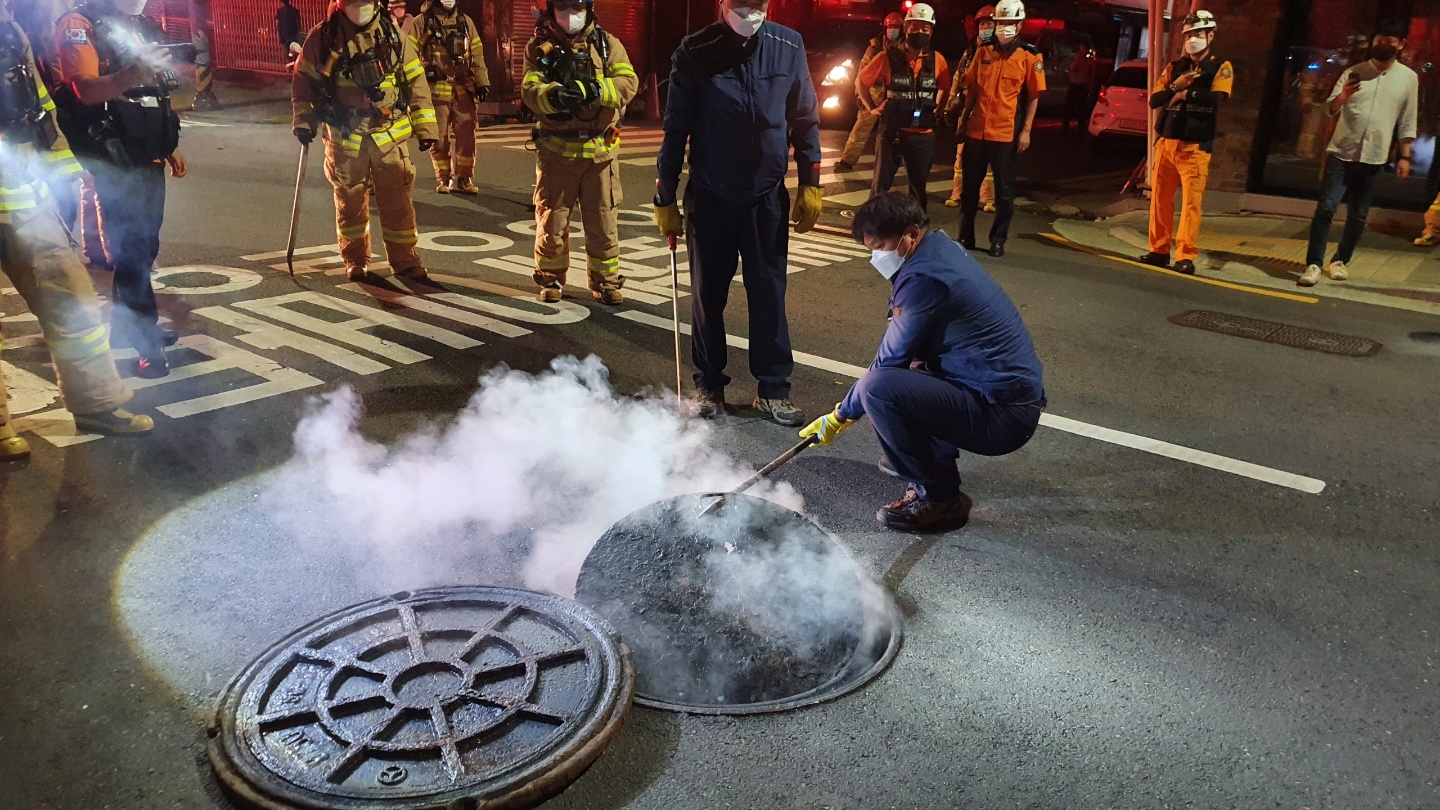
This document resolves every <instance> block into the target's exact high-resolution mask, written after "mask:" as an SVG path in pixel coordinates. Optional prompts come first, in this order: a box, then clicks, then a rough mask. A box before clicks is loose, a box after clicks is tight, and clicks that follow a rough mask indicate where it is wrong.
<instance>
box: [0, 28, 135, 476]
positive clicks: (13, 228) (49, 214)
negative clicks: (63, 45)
mask: <svg viewBox="0 0 1440 810" xmlns="http://www.w3.org/2000/svg"><path fill="white" fill-rule="evenodd" d="M0 74H3V75H4V76H5V77H6V82H5V85H6V89H7V91H8V92H6V93H4V94H0V149H3V150H4V151H5V160H4V161H0V269H3V270H4V272H5V275H6V276H7V277H8V278H9V279H10V282H11V283H12V284H14V285H15V289H16V291H17V292H19V293H20V296H21V297H22V298H24V299H25V303H26V305H27V306H28V307H29V308H30V311H31V312H32V313H33V314H34V315H35V317H36V319H37V320H38V321H39V322H40V331H41V333H42V334H43V335H44V337H45V345H46V348H47V349H49V351H50V358H51V360H52V361H54V363H55V369H56V371H57V376H58V377H59V382H60V393H61V396H62V397H64V401H65V407H66V409H68V410H69V411H70V412H71V413H73V414H74V415H75V426H76V429H77V430H79V431H81V432H100V433H145V432H147V431H149V430H151V429H152V428H154V426H155V423H154V421H153V420H151V418H150V417H148V416H142V415H136V414H131V413H128V412H127V411H125V410H122V409H121V406H122V405H124V404H125V403H126V401H128V400H129V399H130V392H129V391H127V390H126V389H125V386H124V385H123V384H122V383H121V382H120V376H119V375H118V374H117V373H116V372H115V361H114V360H113V359H112V358H111V356H110V342H109V340H108V338H107V337H106V334H105V321H104V318H103V317H102V316H101V314H100V300H99V297H98V296H97V295H96V294H95V288H94V287H93V286H91V284H90V276H89V275H88V274H87V273H86V272H85V266H84V265H83V264H81V262H80V256H79V255H78V254H77V253H76V252H75V248H74V245H73V243H72V242H71V241H70V235H69V234H68V233H67V232H66V231H65V228H64V226H63V224H62V223H61V221H60V218H59V216H57V213H58V212H57V210H56V208H55V203H54V200H53V199H52V198H51V195H50V193H49V190H48V187H49V185H51V184H53V183H55V182H57V181H58V182H73V181H74V180H75V179H77V178H78V177H79V176H80V171H81V170H80V164H79V163H77V162H76V160H75V155H74V153H72V152H71V151H70V145H69V143H68V142H67V141H66V140H65V136H64V134H62V133H61V132H60V131H59V129H58V128H57V125H56V109H55V102H54V101H53V100H52V99H51V98H50V94H49V93H48V92H46V89H45V84H44V82H42V81H40V78H39V71H38V69H37V68H36V66H35V60H34V57H33V56H32V54H31V51H30V44H29V41H28V40H27V39H26V38H25V35H24V33H23V32H22V31H21V29H20V26H19V25H17V24H15V23H13V22H9V21H6V22H3V23H0ZM3 384H4V382H3V378H0V461H17V460H21V459H24V458H25V457H27V456H29V455H30V446H29V444H28V443H27V442H26V441H25V439H23V438H21V437H19V436H17V435H16V434H15V428H14V427H13V426H12V425H11V424H10V413H9V410H8V408H7V407H6V402H5V400H6V397H5V392H4V391H3Z"/></svg>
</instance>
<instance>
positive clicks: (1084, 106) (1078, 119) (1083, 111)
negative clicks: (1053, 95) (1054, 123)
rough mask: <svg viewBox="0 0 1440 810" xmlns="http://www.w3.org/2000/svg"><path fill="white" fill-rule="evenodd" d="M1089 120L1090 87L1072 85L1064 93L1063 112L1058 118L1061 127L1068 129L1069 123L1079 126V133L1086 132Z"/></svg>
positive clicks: (1086, 85)
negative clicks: (1072, 122)
mask: <svg viewBox="0 0 1440 810" xmlns="http://www.w3.org/2000/svg"><path fill="white" fill-rule="evenodd" d="M1089 119H1090V85H1088V84H1072V85H1070V88H1069V89H1068V90H1066V91H1065V112H1064V114H1063V115H1062V116H1061V118H1060V122H1061V125H1062V126H1063V127H1064V128H1065V129H1067V130H1068V129H1070V122H1071V121H1074V122H1075V123H1077V124H1079V125H1080V131H1081V132H1085V131H1087V130H1086V128H1087V127H1088V126H1089V124H1088V123H1087V121H1088V120H1089Z"/></svg>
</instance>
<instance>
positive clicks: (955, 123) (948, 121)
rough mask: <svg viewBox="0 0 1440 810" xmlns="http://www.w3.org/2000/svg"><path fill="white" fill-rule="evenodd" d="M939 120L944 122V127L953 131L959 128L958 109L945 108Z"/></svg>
mask: <svg viewBox="0 0 1440 810" xmlns="http://www.w3.org/2000/svg"><path fill="white" fill-rule="evenodd" d="M941 120H942V121H944V122H945V128H946V129H948V130H950V131H951V132H954V131H955V130H957V129H959V128H960V111H959V110H956V109H949V110H946V111H945V115H944V117H943V118H941Z"/></svg>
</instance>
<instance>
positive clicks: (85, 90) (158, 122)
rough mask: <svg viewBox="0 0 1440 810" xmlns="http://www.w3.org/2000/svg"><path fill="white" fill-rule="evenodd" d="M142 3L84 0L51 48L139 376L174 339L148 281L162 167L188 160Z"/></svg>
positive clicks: (173, 78)
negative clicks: (90, 184) (89, 180)
mask: <svg viewBox="0 0 1440 810" xmlns="http://www.w3.org/2000/svg"><path fill="white" fill-rule="evenodd" d="M144 7H145V0H90V2H88V3H86V4H84V5H82V6H79V7H78V8H76V9H75V10H74V11H72V12H70V13H68V14H66V15H65V16H64V17H61V18H60V22H59V24H58V30H57V31H56V44H55V48H56V54H57V57H58V65H57V67H58V73H59V78H60V80H61V81H63V82H64V83H65V84H64V85H62V86H61V87H60V88H59V90H63V91H64V92H63V95H62V98H63V106H64V107H65V109H66V112H67V114H68V117H67V118H66V119H65V120H66V121H68V122H70V123H69V124H68V125H69V126H70V129H69V130H68V131H67V133H66V134H67V135H68V136H69V140H70V144H71V146H72V147H73V148H74V149H75V150H76V152H77V153H78V154H79V156H80V161H81V163H82V165H84V166H85V168H86V170H88V171H89V172H90V174H91V175H93V176H94V178H95V193H96V197H97V199H98V201H99V204H100V217H101V220H102V227H103V228H104V230H105V245H106V251H107V253H108V254H109V263H110V267H111V269H112V270H114V272H115V289H114V295H113V304H114V307H113V310H112V312H111V316H110V320H111V339H112V341H113V342H114V344H115V345H116V346H132V347H134V348H135V351H136V352H137V353H138V354H139V356H140V357H139V360H138V361H137V363H136V373H137V374H138V375H139V376H141V377H146V378H156V377H164V376H165V375H167V374H169V373H170V366H169V363H168V362H167V361H166V359H165V347H166V346H170V345H173V344H174V343H175V341H176V339H177V335H176V334H175V333H174V332H172V331H170V330H167V329H162V328H160V326H159V324H158V319H159V312H158V310H157V308H156V304H155V291H154V289H153V288H152V287H151V284H150V273H151V271H152V270H153V269H154V267H155V258H156V257H157V256H158V255H159V254H160V226H161V224H162V223H163V222H164V219H165V169H166V166H167V165H168V166H169V169H170V174H171V175H172V176H174V177H176V178H180V177H184V176H185V174H186V173H187V171H188V167H187V166H186V163H185V158H184V156H183V155H181V153H180V150H179V144H180V118H179V116H177V115H176V114H175V112H174V111H173V110H172V109H171V107H170V92H171V91H173V90H175V89H176V88H178V87H179V86H180V80H179V76H178V75H176V73H175V72H174V71H173V70H171V69H170V67H169V65H170V57H169V55H168V54H167V53H166V52H165V50H164V49H163V48H161V47H160V46H159V45H157V44H155V43H159V42H163V41H164V39H165V32H164V31H163V30H162V29H161V28H160V26H159V24H158V23H156V22H155V21H154V20H151V19H150V18H148V17H143V16H141V15H140V12H141V11H142V10H143V9H144ZM57 92H58V91H57Z"/></svg>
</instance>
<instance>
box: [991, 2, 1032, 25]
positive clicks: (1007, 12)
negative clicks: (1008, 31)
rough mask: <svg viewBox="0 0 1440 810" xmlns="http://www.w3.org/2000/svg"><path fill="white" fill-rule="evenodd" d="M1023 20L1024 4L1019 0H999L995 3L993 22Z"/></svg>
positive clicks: (1016, 21)
mask: <svg viewBox="0 0 1440 810" xmlns="http://www.w3.org/2000/svg"><path fill="white" fill-rule="evenodd" d="M1024 20H1025V4H1024V3H1022V2H1020V0H1000V2H998V3H996V4H995V22H997V23H1018V22H1023V21H1024Z"/></svg>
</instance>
